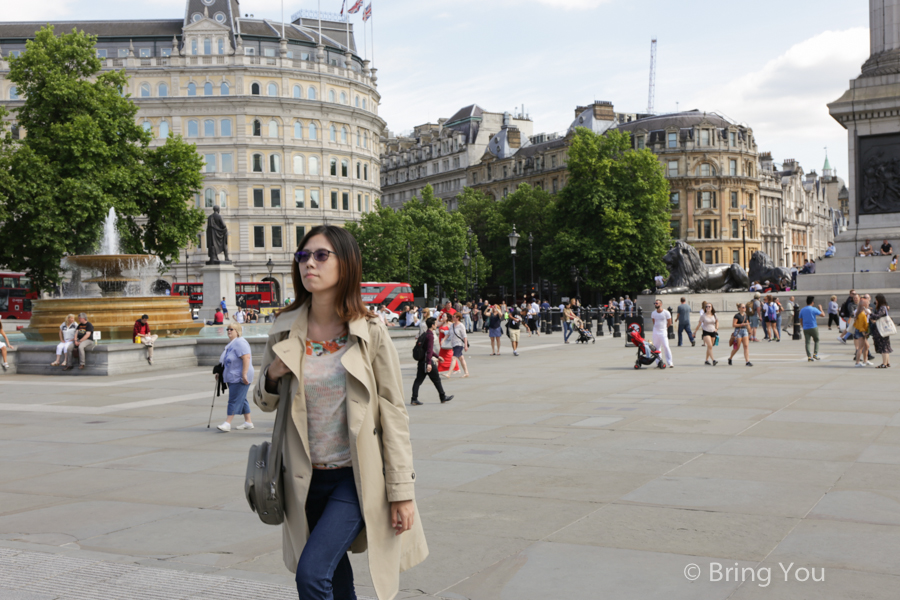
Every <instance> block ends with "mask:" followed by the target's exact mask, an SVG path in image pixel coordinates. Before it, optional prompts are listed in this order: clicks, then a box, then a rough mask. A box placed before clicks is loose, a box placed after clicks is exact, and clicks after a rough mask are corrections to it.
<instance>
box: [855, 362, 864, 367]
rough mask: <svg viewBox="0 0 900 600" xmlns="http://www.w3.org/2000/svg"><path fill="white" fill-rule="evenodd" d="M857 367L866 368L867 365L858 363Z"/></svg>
mask: <svg viewBox="0 0 900 600" xmlns="http://www.w3.org/2000/svg"><path fill="white" fill-rule="evenodd" d="M856 366H857V367H864V366H865V365H864V364H862V363H856Z"/></svg>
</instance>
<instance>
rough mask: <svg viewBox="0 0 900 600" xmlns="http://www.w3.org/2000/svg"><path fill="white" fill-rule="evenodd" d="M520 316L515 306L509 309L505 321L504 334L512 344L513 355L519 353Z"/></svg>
mask: <svg viewBox="0 0 900 600" xmlns="http://www.w3.org/2000/svg"><path fill="white" fill-rule="evenodd" d="M521 328H522V317H521V316H519V311H517V310H516V308H515V307H511V308H510V309H509V319H507V321H506V335H507V336H508V337H509V341H510V343H511V344H512V350H513V356H518V355H519V335H520V334H521Z"/></svg>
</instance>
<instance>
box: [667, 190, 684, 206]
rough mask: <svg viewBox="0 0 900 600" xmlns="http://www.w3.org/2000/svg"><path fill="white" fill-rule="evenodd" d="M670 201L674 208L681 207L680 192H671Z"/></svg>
mask: <svg viewBox="0 0 900 600" xmlns="http://www.w3.org/2000/svg"><path fill="white" fill-rule="evenodd" d="M669 202H670V203H671V204H672V208H674V209H676V210H677V209H678V208H680V204H681V196H680V195H679V193H678V192H672V193H671V194H669Z"/></svg>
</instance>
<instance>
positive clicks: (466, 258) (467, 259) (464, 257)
mask: <svg viewBox="0 0 900 600" xmlns="http://www.w3.org/2000/svg"><path fill="white" fill-rule="evenodd" d="M469 262H470V259H469V251H468V250H466V253H465V254H463V265H465V267H466V300H469V299H470V298H469Z"/></svg>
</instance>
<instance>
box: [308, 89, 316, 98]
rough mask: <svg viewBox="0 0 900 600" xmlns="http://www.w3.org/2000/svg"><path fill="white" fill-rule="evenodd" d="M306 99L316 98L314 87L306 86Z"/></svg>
mask: <svg viewBox="0 0 900 600" xmlns="http://www.w3.org/2000/svg"><path fill="white" fill-rule="evenodd" d="M306 99H307V100H315V99H316V88H314V87H312V86H310V87H308V88H306Z"/></svg>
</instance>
